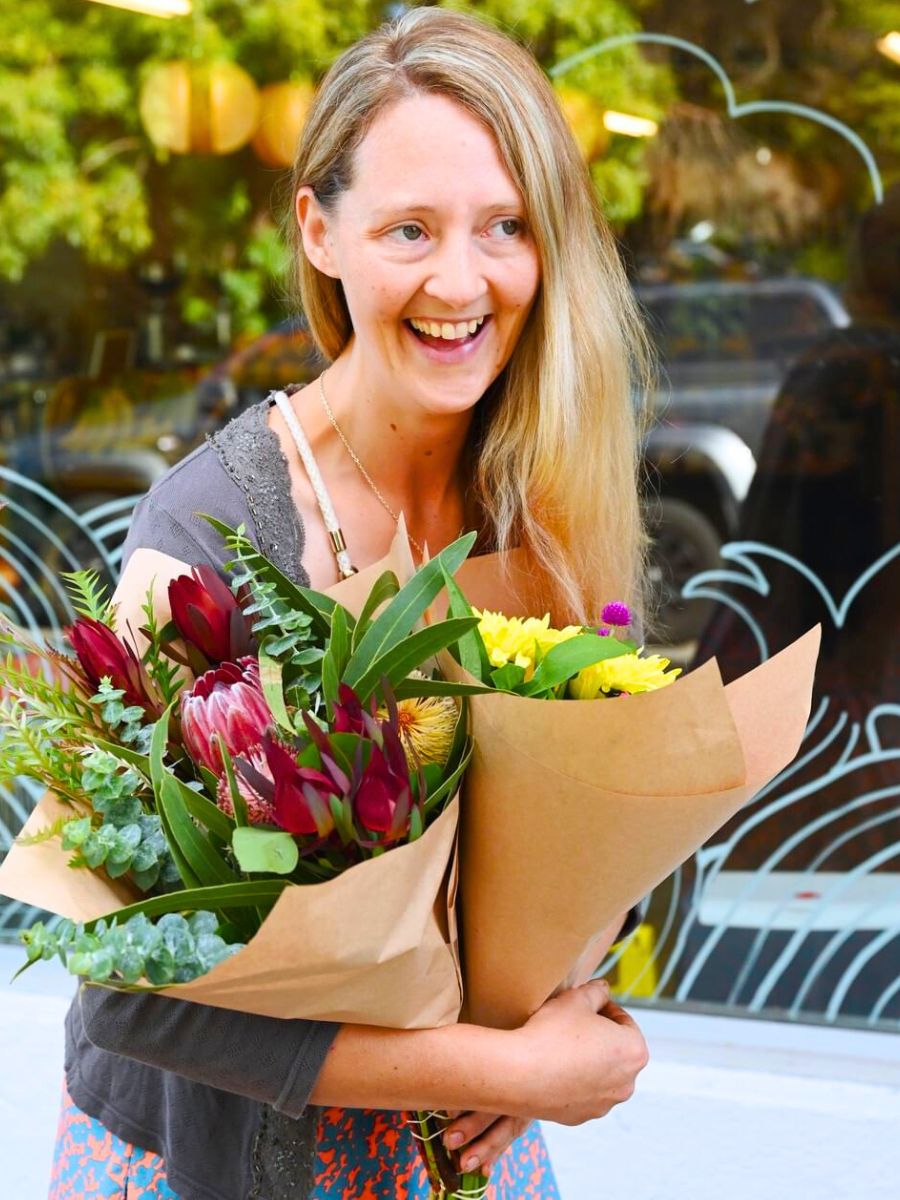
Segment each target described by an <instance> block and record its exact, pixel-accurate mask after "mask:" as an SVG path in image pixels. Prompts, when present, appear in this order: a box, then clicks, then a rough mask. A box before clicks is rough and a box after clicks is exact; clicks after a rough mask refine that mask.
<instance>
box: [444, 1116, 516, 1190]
mask: <svg viewBox="0 0 900 1200" xmlns="http://www.w3.org/2000/svg"><path fill="white" fill-rule="evenodd" d="M451 1115H452V1116H453V1121H452V1123H451V1124H450V1125H448V1126H447V1130H446V1132H445V1134H444V1145H445V1147H446V1148H447V1150H449V1151H451V1152H453V1151H456V1152H457V1153H456V1154H455V1159H456V1162H457V1163H458V1164H459V1169H460V1171H473V1172H474V1171H481V1173H482V1174H483V1175H487V1174H488V1173H489V1172H490V1170H491V1167H493V1165H494V1164H495V1163H496V1161H497V1159H498V1158H499V1157H500V1155H501V1154H502V1153H503V1152H504V1151H505V1150H508V1149H509V1147H510V1146H511V1145H512V1144H513V1142H514V1141H515V1140H516V1138H517V1137H521V1136H522V1134H523V1133H524V1132H525V1130H526V1129H527V1128H528V1126H529V1125H530V1124H531V1121H530V1120H529V1118H528V1117H503V1116H500V1115H498V1114H497V1113H482V1112H468V1113H453V1114H451Z"/></svg>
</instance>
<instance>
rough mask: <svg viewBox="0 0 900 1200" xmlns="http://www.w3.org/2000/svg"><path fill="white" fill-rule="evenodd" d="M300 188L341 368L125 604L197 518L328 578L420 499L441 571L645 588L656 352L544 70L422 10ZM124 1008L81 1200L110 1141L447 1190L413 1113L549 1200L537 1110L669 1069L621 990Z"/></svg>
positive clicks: (339, 1187) (84, 1131)
mask: <svg viewBox="0 0 900 1200" xmlns="http://www.w3.org/2000/svg"><path fill="white" fill-rule="evenodd" d="M460 47H465V53H464V54H463V53H461V52H460ZM294 182H295V188H294V194H295V196H296V239H297V240H296V246H295V250H296V253H295V259H296V262H297V264H298V269H299V276H300V279H299V282H300V297H301V301H302V305H303V308H304V311H305V312H306V314H307V317H308V320H309V323H310V328H311V330H312V332H313V336H314V337H315V339H316V341H317V343H318V344H319V346H320V348H321V349H322V351H323V353H324V354H325V356H326V357H327V358H328V359H329V360H330V363H331V365H330V366H329V368H328V369H327V371H326V372H325V374H324V375H323V376H322V377H321V378H320V379H319V380H318V381H317V382H316V383H315V384H313V385H310V386H309V387H306V388H304V389H301V390H299V391H296V392H295V393H294V394H293V395H291V396H290V397H288V396H286V395H285V394H283V393H281V394H279V395H278V396H277V398H276V399H277V403H274V404H269V403H266V404H263V405H260V406H257V407H256V408H254V409H251V410H249V411H248V412H247V413H245V414H243V415H242V416H241V417H239V418H238V419H237V420H235V421H233V422H232V423H231V424H230V425H229V426H227V427H226V428H225V429H224V430H223V431H221V432H220V433H219V434H218V435H216V436H215V437H214V438H213V439H211V441H210V443H209V444H208V445H207V446H205V447H203V448H201V449H200V450H198V451H195V453H194V454H193V455H191V456H189V457H188V458H187V459H185V460H184V461H183V462H182V463H181V464H179V465H178V466H177V467H175V468H174V469H173V471H172V472H170V474H169V475H168V476H167V477H166V478H165V479H164V480H163V481H161V482H160V483H159V484H158V485H157V486H156V487H155V488H154V489H153V491H152V492H151V493H150V494H149V496H148V497H147V498H146V499H145V500H144V501H143V502H142V504H141V506H140V508H139V510H138V512H137V514H136V517H135V521H134V524H133V526H132V530H131V533H130V535H129V540H128V543H127V545H126V548H125V554H126V563H127V565H126V568H125V572H124V575H123V580H122V585H121V587H120V593H122V592H124V591H126V590H127V591H128V592H129V593H130V594H133V595H139V594H142V593H143V592H144V590H145V587H146V585H147V583H149V581H150V579H151V578H153V577H154V576H155V577H156V581H157V586H158V587H159V585H160V584H161V582H162V581H163V580H164V578H165V575H166V573H167V572H168V573H170V574H171V573H177V571H178V565H177V563H178V562H182V563H183V562H197V561H200V560H201V559H207V560H209V561H212V562H213V563H215V564H216V565H217V566H221V564H222V561H223V558H224V557H225V555H224V552H223V549H222V547H221V545H219V544H218V542H217V538H216V536H215V535H214V534H213V533H212V531H211V529H210V527H209V526H208V525H207V524H206V523H205V522H203V521H202V520H200V519H199V518H198V517H196V516H195V515H194V514H195V513H196V512H197V511H198V510H201V511H203V510H205V511H213V512H215V513H216V514H217V515H218V516H219V517H220V518H221V519H223V520H225V521H228V522H229V523H231V524H237V523H239V522H240V521H243V522H244V523H245V524H246V525H247V527H248V531H249V532H250V533H251V534H252V535H253V536H255V538H256V540H257V541H258V543H259V545H260V547H261V548H262V549H263V550H264V551H265V552H266V553H267V554H269V555H270V556H271V557H273V558H274V559H275V560H276V562H278V563H279V564H280V565H281V566H282V569H284V570H286V571H288V572H290V573H291V574H293V575H294V577H296V578H297V579H299V580H301V581H303V582H306V581H307V580H309V581H311V583H312V585H313V586H314V587H317V588H323V587H327V586H328V585H330V584H332V583H334V582H335V581H336V580H337V579H338V578H339V577H340V575H341V574H343V573H346V572H348V571H349V570H351V569H352V568H353V567H362V566H365V565H367V564H369V563H371V562H374V561H376V560H378V559H379V558H381V557H382V556H383V555H384V553H385V552H386V550H387V547H388V545H389V543H390V540H391V538H392V536H393V533H394V529H395V523H396V517H397V514H398V513H399V512H400V511H401V510H402V511H403V513H404V514H405V516H406V519H407V523H408V526H409V528H410V530H411V533H412V538H411V541H412V545H413V548H414V550H415V552H416V554H418V555H421V553H422V548H423V547H424V544H425V543H426V542H427V543H428V545H429V546H430V547H431V548H432V549H433V548H436V547H440V546H443V545H445V544H447V543H448V542H449V541H451V540H453V539H454V538H455V537H456V536H457V534H458V533H459V531H460V530H461V529H464V528H471V527H476V528H478V529H479V531H480V533H481V544H482V546H484V547H486V548H503V547H506V546H510V545H515V544H518V545H521V546H523V547H525V548H526V549H527V550H528V551H529V552H530V553H531V556H532V560H533V565H534V570H535V572H536V573H538V575H539V577H540V578H542V579H543V580H545V581H546V592H547V595H548V599H549V600H551V601H552V602H553V603H554V605H555V607H556V608H557V610H558V611H559V612H560V614H561V615H569V616H573V617H575V616H578V617H583V618H585V619H587V618H588V617H589V616H590V615H591V614H592V613H594V614H595V613H596V612H597V611H598V608H599V605H600V603H601V601H602V599H603V598H607V597H609V596H611V595H614V596H623V597H627V598H629V599H630V600H631V601H632V602H634V601H635V600H637V598H638V580H639V576H640V525H639V519H638V515H637V498H636V488H635V459H636V453H635V437H634V429H633V410H632V403H631V397H630V389H631V386H632V382H633V369H632V368H633V363H634V361H635V360H636V359H638V358H640V356H641V354H642V349H643V342H642V335H641V333H640V326H639V323H638V322H637V319H636V317H635V313H634V307H633V303H632V301H631V298H630V295H629V292H628V289H627V287H626V284H625V281H624V278H623V274H622V271H621V268H620V266H619V263H618V259H617V256H616V253H615V248H614V244H613V242H612V239H611V236H610V234H609V233H608V231H607V230H606V228H605V226H604V225H603V224H602V221H601V220H600V218H599V216H598V215H597V212H596V208H595V203H594V199H593V195H592V191H591V186H590V182H589V180H588V177H587V174H586V171H585V169H584V167H583V165H582V163H581V160H580V158H579V156H578V151H577V149H576V147H575V144H574V142H573V140H572V138H571V136H570V134H569V132H568V130H567V127H566V125H565V122H564V120H563V118H562V116H561V115H560V112H559V109H558V107H557V105H556V102H555V100H554V97H553V93H552V90H551V89H550V88H549V86H548V85H547V82H546V80H545V79H544V77H543V76H542V74H541V72H540V71H539V69H538V68H537V66H536V64H535V63H534V61H533V60H532V59H531V58H530V56H529V55H527V54H526V53H525V52H524V51H523V50H521V49H520V48H519V47H517V46H516V45H515V44H513V43H512V42H511V41H509V40H508V39H507V38H505V37H504V36H502V35H501V34H499V33H496V32H494V31H493V30H490V29H489V28H487V27H485V26H484V25H482V24H481V23H480V22H477V21H475V20H474V19H472V18H469V17H464V16H461V15H459V14H453V13H449V12H445V11H441V10H436V9H418V10H414V11H412V12H410V13H407V14H406V15H404V16H403V17H402V18H400V20H399V21H398V22H397V23H396V24H394V25H391V26H387V27H385V28H383V29H381V30H379V31H377V32H376V33H375V34H373V35H371V36H370V37H368V38H366V39H364V40H363V41H362V42H360V43H359V44H357V45H356V46H354V47H352V48H351V49H350V50H349V51H348V52H347V53H346V54H344V55H343V56H342V57H341V59H340V60H339V61H338V62H337V63H336V64H335V66H334V67H333V68H332V70H331V71H330V72H329V74H328V76H327V77H326V79H325V80H324V82H323V84H322V86H321V88H320V90H319V92H318V95H317V98H316V101H315V103H314V106H313V110H312V112H311V113H310V116H309V120H308V124H307V127H306V131H305V133H304V135H303V139H302V142H301V145H300V147H299V151H298V157H297V163H296V167H295V175H294ZM337 518H339V519H340V521H341V522H342V532H339V531H337V530H336V529H335V526H336V525H337ZM329 528H330V532H329ZM345 546H346V549H345V548H344V547H345ZM173 560H177V561H173ZM127 616H128V613H127V612H122V613H120V619H121V618H126V617H127ZM623 919H624V918H623ZM620 926H621V922H617V924H616V926H615V928H613V929H611V930H610V931H609V940H612V938H613V937H614V936H615V934H616V933H617V932H618V931H619V928H620ZM98 991H99V989H86V990H85V991H84V992H83V994H82V996H81V997H80V1000H79V1001H76V1003H75V1004H74V1005H73V1009H72V1011H71V1013H70V1016H69V1020H68V1042H67V1055H66V1072H67V1084H68V1089H69V1095H68V1096H67V1097H66V1107H65V1109H64V1116H63V1135H62V1139H61V1142H60V1149H59V1150H58V1155H57V1162H56V1167H55V1171H54V1180H55V1184H54V1188H55V1190H54V1191H53V1192H52V1193H51V1195H52V1196H53V1197H54V1198H59V1197H63V1196H70V1195H71V1196H74V1195H78V1196H79V1197H82V1196H93V1195H103V1196H121V1195H122V1194H123V1193H122V1191H121V1184H117V1185H109V1188H107V1190H103V1188H104V1187H107V1184H106V1182H104V1183H103V1184H102V1185H101V1186H100V1187H99V1188H97V1187H93V1190H92V1187H88V1186H87V1185H86V1183H85V1178H84V1176H83V1175H82V1176H78V1162H79V1157H80V1154H81V1151H80V1147H81V1146H82V1145H83V1144H84V1142H85V1139H86V1138H88V1137H93V1138H94V1143H93V1144H94V1145H95V1146H97V1145H100V1146H101V1147H102V1148H103V1152H104V1154H105V1155H106V1157H107V1158H111V1159H114V1160H115V1164H116V1165H115V1167H114V1168H107V1169H106V1174H105V1179H109V1178H110V1177H113V1176H114V1177H115V1178H117V1179H120V1180H121V1179H122V1178H124V1177H128V1178H129V1183H128V1195H129V1197H131V1196H132V1195H133V1194H138V1195H145V1196H154V1197H168V1198H170V1200H171V1197H172V1195H173V1194H177V1195H179V1196H181V1197H182V1200H207V1198H209V1197H215V1198H216V1200H244V1197H247V1196H258V1197H265V1198H266V1200H281V1198H283V1197H301V1196H302V1197H312V1198H313V1200H324V1198H325V1197H338V1196H339V1197H346V1198H347V1200H350V1197H369V1198H370V1200H376V1198H381V1197H385V1198H387V1197H396V1196H404V1197H406V1196H409V1197H415V1198H416V1200H419V1198H422V1200H424V1198H425V1197H426V1196H427V1195H428V1192H427V1188H426V1185H425V1182H424V1176H423V1174H422V1172H421V1170H420V1168H419V1167H418V1165H417V1161H416V1157H415V1148H414V1143H413V1142H412V1139H411V1135H410V1134H409V1132H408V1131H407V1130H406V1129H405V1128H404V1126H403V1123H402V1118H401V1116H400V1113H401V1112H402V1111H403V1110H408V1109H422V1108H448V1109H451V1110H454V1111H458V1112H459V1113H460V1114H461V1115H460V1116H459V1117H458V1118H457V1119H456V1120H455V1122H454V1124H453V1125H452V1126H451V1128H450V1130H449V1131H448V1134H447V1144H448V1147H449V1148H451V1149H453V1150H455V1151H458V1152H459V1153H460V1158H461V1164H462V1167H463V1168H464V1169H470V1170H471V1169H474V1166H473V1164H478V1165H480V1166H481V1167H482V1168H490V1167H492V1166H493V1165H494V1164H495V1163H497V1162H498V1160H499V1166H498V1168H497V1170H495V1171H494V1173H493V1181H492V1186H491V1191H490V1192H489V1196H490V1197H491V1198H492V1200H514V1198H515V1200H518V1198H524V1197H541V1200H553V1197H555V1196H556V1195H557V1192H556V1188H555V1184H554V1182H553V1178H552V1172H551V1170H550V1167H549V1164H548V1162H547V1158H546V1152H545V1150H544V1147H543V1143H542V1141H541V1139H540V1135H539V1133H537V1131H536V1130H533V1129H531V1130H529V1129H528V1126H529V1122H530V1120H531V1119H532V1118H535V1117H540V1118H545V1119H549V1120H556V1121H562V1122H565V1123H577V1122H581V1121H584V1120H587V1119H589V1118H591V1117H595V1116H600V1115H603V1114H605V1113H606V1112H607V1111H608V1110H609V1109H610V1108H611V1107H612V1105H613V1104H615V1103H618V1102H620V1101H621V1100H624V1099H626V1098H627V1097H628V1096H629V1095H630V1093H631V1090H632V1087H633V1081H634V1078H635V1076H636V1074H637V1072H638V1071H639V1070H640V1069H641V1068H642V1066H643V1065H644V1062H645V1057H646V1050H645V1047H644V1044H643V1039H642V1038H641V1035H640V1033H639V1031H638V1030H637V1028H636V1026H635V1025H634V1023H633V1022H632V1021H631V1019H630V1018H629V1017H628V1016H627V1015H626V1014H625V1013H624V1012H623V1011H622V1010H621V1009H620V1008H618V1007H617V1006H616V1005H615V1004H613V1003H612V1002H610V1001H609V997H608V990H607V988H606V985H605V984H604V983H601V982H599V981H595V982H592V983H590V984H588V985H586V986H585V987H583V988H578V989H574V990H573V991H570V992H567V993H565V994H564V995H562V996H561V997H559V998H557V999H555V1000H553V1001H550V1002H549V1003H548V1004H546V1005H545V1006H544V1007H543V1008H542V1009H541V1010H540V1011H539V1012H538V1013H537V1014H536V1015H535V1016H534V1017H533V1018H532V1019H531V1020H530V1021H528V1022H527V1023H526V1024H525V1025H524V1026H523V1027H522V1028H521V1029H520V1030H516V1031H514V1032H497V1031H492V1030H487V1029H482V1028H477V1027H473V1026H466V1025H458V1026H454V1027H451V1028H445V1029H439V1030H426V1031H394V1030H385V1029H375V1028H366V1027H353V1026H342V1027H340V1028H338V1027H336V1026H332V1025H326V1024H322V1023H312V1022H304V1021H281V1022H279V1021H272V1020H267V1019H266V1018H259V1017H251V1016H245V1015H238V1014H231V1013H225V1012H220V1011H217V1010H214V1009H205V1008H203V1007H202V1006H199V1005H191V1004H184V1003H178V1002H174V1001H171V1000H168V999H164V998H160V997H155V996H143V997H132V996H123V995H121V994H118V995H117V994H115V993H102V992H101V993H100V994H99V996H98V995H97V992H98ZM307 1102H309V1103H310V1104H311V1105H314V1106H319V1110H320V1111H318V1112H316V1111H315V1110H312V1109H311V1110H308V1111H306V1114H305V1115H304V1111H305V1106H306V1104H307ZM76 1106H77V1107H76ZM337 1106H340V1107H337ZM360 1109H364V1110H368V1111H365V1112H358V1111H352V1110H360ZM373 1110H374V1111H373ZM98 1123H99V1124H98ZM523 1134H524V1136H523V1137H520V1138H519V1141H517V1142H516V1144H515V1146H514V1147H512V1149H510V1150H508V1151H507V1147H508V1146H510V1143H511V1142H512V1141H513V1140H514V1139H515V1138H517V1137H519V1135H523ZM119 1139H122V1140H119ZM134 1147H141V1149H140V1150H137V1149H134ZM460 1148H461V1149H460ZM108 1150H109V1153H107V1151H108ZM504 1151H506V1153H504ZM129 1156H130V1158H129ZM98 1170H99V1169H98ZM140 1170H144V1174H143V1175H141V1174H140ZM129 1172H130V1175H129ZM95 1174H96V1172H95ZM73 1178H78V1182H77V1183H72V1179H73ZM117 1186H118V1187H119V1189H120V1190H115V1188H116V1187H117ZM142 1187H146V1189H147V1190H145V1191H142V1190H140V1189H141V1188H142ZM110 1189H111V1190H110ZM135 1189H137V1190H135Z"/></svg>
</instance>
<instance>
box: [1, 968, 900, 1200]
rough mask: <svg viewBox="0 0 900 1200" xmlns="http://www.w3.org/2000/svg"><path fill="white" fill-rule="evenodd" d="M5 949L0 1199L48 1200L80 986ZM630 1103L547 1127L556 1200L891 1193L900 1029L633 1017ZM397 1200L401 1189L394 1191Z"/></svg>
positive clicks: (879, 1199)
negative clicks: (638, 1034) (638, 1061)
mask: <svg viewBox="0 0 900 1200" xmlns="http://www.w3.org/2000/svg"><path fill="white" fill-rule="evenodd" d="M22 960H23V956H22V952H21V951H20V950H19V949H18V948H17V947H11V946H0V1064H2V1071H0V1163H2V1174H0V1197H2V1200H45V1197H46V1195H47V1177H48V1172H49V1164H50V1155H51V1152H52V1147H53V1137H54V1132H55V1126H56V1108H57V1104H58V1099H59V1089H60V1082H61V1078H62V1020H63V1015H64V1013H65V1010H66V1007H67V1005H68V999H69V997H70V996H71V994H72V992H73V990H74V983H73V981H72V980H71V978H70V977H69V976H67V975H66V974H65V973H64V972H63V970H62V968H61V967H60V966H59V965H58V964H56V963H38V964H37V965H35V966H34V967H32V968H31V969H29V970H28V971H27V972H26V974H25V975H24V976H22V977H21V978H20V979H19V980H18V981H17V982H16V983H14V984H10V983H9V982H8V981H9V979H10V976H11V975H12V974H13V972H14V971H15V970H16V968H17V967H18V966H19V965H20V963H21V962H22ZM635 1016H636V1017H637V1020H638V1022H639V1024H640V1025H641V1027H642V1029H643V1030H644V1033H645V1035H646V1037H647V1041H648V1043H649V1045H650V1053H651V1062H650V1065H649V1066H648V1067H647V1069H646V1071H644V1073H643V1074H642V1075H641V1077H640V1079H639V1081H638V1089H637V1092H636V1094H635V1097H634V1098H633V1099H632V1100H631V1101H629V1103H628V1104H625V1105H620V1106H619V1107H618V1108H616V1109H614V1110H613V1112H612V1113H611V1114H610V1115H609V1116H608V1117H606V1118H605V1119H604V1120H602V1121H594V1122H592V1123H591V1124H589V1125H585V1126H581V1127H579V1128H577V1129H568V1128H563V1127H561V1126H558V1125H546V1126H545V1128H544V1131H545V1135H546V1137H547V1141H548V1142H549V1145H550V1150H551V1154H552V1156H553V1161H554V1165H555V1167H556V1172H557V1177H558V1179H559V1185H560V1190H561V1193H562V1197H563V1200H608V1198H609V1197H611V1196H619V1197H626V1196H627V1197H628V1198H629V1200H761V1198H763V1200H893V1198H894V1197H896V1196H897V1187H898V1184H897V1180H898V1179H900V1139H898V1137H897V1129H898V1126H900V1036H896V1035H893V1034H887V1033H867V1032H862V1031H860V1032H857V1031H851V1030H841V1029H831V1028H824V1027H818V1026H806V1025H788V1024H782V1023H776V1022H770V1021H750V1020H742V1019H737V1018H724V1017H707V1016H699V1015H694V1014H687V1013H681V1012H677V1013H676V1012H663V1011H658V1010H650V1009H645V1010H642V1011H638V1010H635ZM398 1200H400V1198H398Z"/></svg>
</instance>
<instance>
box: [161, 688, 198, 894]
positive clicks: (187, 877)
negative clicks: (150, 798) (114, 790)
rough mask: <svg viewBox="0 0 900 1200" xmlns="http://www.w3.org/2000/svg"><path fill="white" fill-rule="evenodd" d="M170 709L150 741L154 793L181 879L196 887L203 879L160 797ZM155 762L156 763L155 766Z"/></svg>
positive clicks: (163, 827) (165, 775) (163, 716)
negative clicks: (174, 828) (189, 856)
mask: <svg viewBox="0 0 900 1200" xmlns="http://www.w3.org/2000/svg"><path fill="white" fill-rule="evenodd" d="M170 711H171V706H170V707H169V708H167V709H166V711H165V712H164V713H163V715H162V716H161V717H160V718H159V720H158V721H157V722H156V724H155V725H154V727H153V736H152V738H151V741H150V780H151V783H152V784H153V795H154V797H155V799H156V811H157V813H158V815H159V823H160V825H161V826H162V831H163V835H164V836H165V839H166V842H167V843H168V846H169V850H170V851H171V853H172V859H173V861H174V863H175V866H176V867H177V868H178V874H179V875H180V876H181V881H182V883H183V884H184V886H185V887H186V888H196V887H200V886H201V880H200V878H199V877H198V876H197V874H196V872H195V871H194V869H193V867H192V866H191V863H190V861H189V860H188V858H187V857H186V856H185V854H184V853H183V852H182V849H181V846H180V844H179V842H178V839H177V838H176V837H175V834H174V831H173V830H172V826H171V824H170V823H169V815H168V808H167V807H166V806H165V805H163V803H162V801H161V799H160V788H161V781H162V779H164V778H168V772H167V771H166V767H165V763H164V756H165V752H166V739H167V737H168V733H169V713H170ZM154 764H156V766H155V767H154Z"/></svg>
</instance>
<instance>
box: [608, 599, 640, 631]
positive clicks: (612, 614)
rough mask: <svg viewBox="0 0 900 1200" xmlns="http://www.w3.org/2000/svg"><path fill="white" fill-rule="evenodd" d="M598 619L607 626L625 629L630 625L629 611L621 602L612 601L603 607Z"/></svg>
mask: <svg viewBox="0 0 900 1200" xmlns="http://www.w3.org/2000/svg"><path fill="white" fill-rule="evenodd" d="M600 619H601V620H602V621H605V622H606V624H607V625H617V626H619V627H621V628H625V627H627V626H628V625H630V624H631V620H632V618H631V609H630V608H629V607H628V605H627V604H625V603H624V602H623V601H621V600H613V601H611V602H610V603H609V604H605V605H604V606H603V612H602V613H601V614H600Z"/></svg>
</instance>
